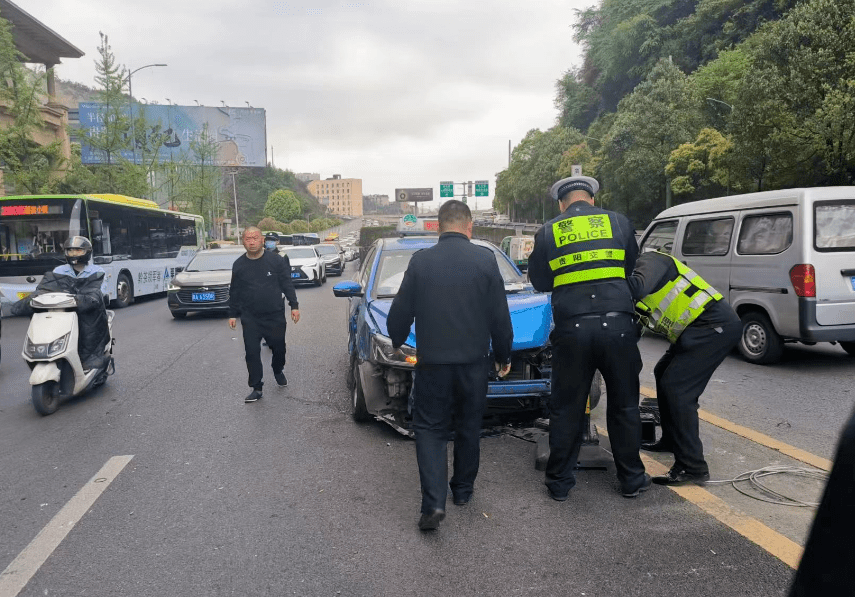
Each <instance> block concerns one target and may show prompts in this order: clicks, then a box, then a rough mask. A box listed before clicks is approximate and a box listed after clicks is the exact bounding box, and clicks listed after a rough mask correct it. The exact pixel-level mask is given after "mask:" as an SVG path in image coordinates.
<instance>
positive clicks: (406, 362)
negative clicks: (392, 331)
mask: <svg viewBox="0 0 855 597" xmlns="http://www.w3.org/2000/svg"><path fill="white" fill-rule="evenodd" d="M371 354H372V355H373V357H374V360H375V361H377V362H379V363H384V364H386V365H398V366H404V367H413V366H415V364H416V362H417V359H416V349H415V348H413V347H412V346H407V345H406V344H404V345H403V346H401V348H397V349H396V348H393V347H392V340H390V339H389V338H387V337H386V336H383V335H381V334H374V335H373V336H371Z"/></svg>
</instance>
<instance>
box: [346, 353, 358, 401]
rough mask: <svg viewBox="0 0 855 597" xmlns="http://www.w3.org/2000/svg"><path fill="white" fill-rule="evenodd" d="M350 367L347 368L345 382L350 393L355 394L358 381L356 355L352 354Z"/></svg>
mask: <svg viewBox="0 0 855 597" xmlns="http://www.w3.org/2000/svg"><path fill="white" fill-rule="evenodd" d="M349 360H350V367H348V368H347V373H345V375H344V381H345V383H346V384H347V389H348V391H350V392H353V385H354V382H355V381H356V368H355V367H354V364H355V363H356V354H355V353H351V355H350V359H349Z"/></svg>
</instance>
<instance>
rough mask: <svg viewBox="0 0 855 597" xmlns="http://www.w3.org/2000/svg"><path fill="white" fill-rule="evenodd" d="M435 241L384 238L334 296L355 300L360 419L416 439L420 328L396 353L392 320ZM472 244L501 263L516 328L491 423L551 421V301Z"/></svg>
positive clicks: (351, 379)
mask: <svg viewBox="0 0 855 597" xmlns="http://www.w3.org/2000/svg"><path fill="white" fill-rule="evenodd" d="M437 241H438V237H437V236H403V237H401V238H383V239H379V240H377V241H375V243H374V244H373V245H372V246H371V247H370V248H369V249H368V250H367V252H366V253H365V258H364V259H363V261H362V263H361V266H360V268H359V271H358V273H357V275H356V277H355V279H354V280H352V281H348V282H341V283H339V284H336V286H335V287H334V288H333V293H334V294H335V296H337V297H347V298H348V299H349V307H348V315H347V326H348V343H347V349H348V353H349V355H350V361H349V363H350V364H349V371H348V386H349V390H350V392H351V395H352V413H353V418H354V419H355V420H356V421H370V420H372V419H374V418H377V419H380V420H382V421H384V422H386V423H388V424H390V425H392V426H393V427H395V428H396V429H397V430H398V431H400V432H401V433H404V434H407V435H409V434H410V432H409V429H410V408H409V401H410V400H411V391H412V385H413V384H412V380H413V374H414V370H415V365H416V363H417V358H418V356H417V350H416V347H417V343H416V336H415V325H414V326H413V328H412V329H411V330H410V335H409V337H408V339H407V342H406V343H405V344H404V345H403V346H402V347H401V348H400V349H397V350H396V349H394V348H393V347H392V342H391V340H390V339H389V334H388V331H387V328H386V318H387V316H388V313H389V308H390V307H391V305H392V300H393V299H394V298H395V294H396V293H397V291H398V288H399V287H400V285H401V281H402V279H403V276H404V272H405V271H406V269H407V265H408V264H409V262H410V258H411V257H412V255H413V253H415V252H416V251H418V250H420V249H425V248H428V247H430V246H433V245H434V244H436V242H437ZM472 242H474V243H476V244H478V245H481V246H483V247H486V248H488V249H489V250H490V251H492V252H493V254H494V255H495V257H496V262H497V263H498V265H499V271H500V272H501V274H502V277H503V279H504V282H505V292H506V293H507V298H508V308H509V309H510V312H511V321H512V323H513V328H514V342H513V353H512V360H511V371H510V374H508V375H507V376H506V377H504V378H501V379H500V378H498V377H495V376H494V377H493V378H491V379H490V381H489V386H488V390H487V410H486V412H485V424H490V423H497V424H501V423H504V422H508V421H509V420H533V419H536V418H539V417H543V416H546V406H547V400H548V398H549V394H550V385H551V384H550V375H551V371H552V362H551V358H552V351H551V348H550V345H549V333H550V331H551V329H552V309H551V305H550V295H549V294H543V293H540V292H536V291H535V290H534V289H533V288H532V286H531V284H529V283H528V282H527V281H526V279H525V277H524V276H523V275H522V274H521V273H520V271H519V270H518V269H517V268H516V267H515V266H514V264H513V262H511V260H510V259H509V258H508V257H507V255H505V254H504V253H502V252H501V251H500V250H499V249H498V248H497V247H496V246H494V245H492V244H490V243H488V242H484V241H479V240H473V241H472Z"/></svg>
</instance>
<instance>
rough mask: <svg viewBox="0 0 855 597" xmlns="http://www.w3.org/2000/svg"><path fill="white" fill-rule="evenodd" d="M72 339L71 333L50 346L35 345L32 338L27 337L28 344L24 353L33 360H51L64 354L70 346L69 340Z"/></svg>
mask: <svg viewBox="0 0 855 597" xmlns="http://www.w3.org/2000/svg"><path fill="white" fill-rule="evenodd" d="M70 337H71V332H68V333H67V334H66V335H64V336H62V337H60V338H57V339H56V340H54V341H53V342H51V343H50V344H34V343H33V341H32V340H30V337H29V336H27V344H26V345H25V346H24V353H25V354H26V355H27V356H28V357H31V358H33V359H49V358H51V357H55V356H56V355H58V354H62V353H63V352H64V351H65V348H66V346H68V339H69V338H70Z"/></svg>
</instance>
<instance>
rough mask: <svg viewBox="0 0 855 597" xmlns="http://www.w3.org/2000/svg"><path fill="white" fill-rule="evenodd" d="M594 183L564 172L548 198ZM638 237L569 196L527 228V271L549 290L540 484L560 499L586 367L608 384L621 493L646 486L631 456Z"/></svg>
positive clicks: (577, 443) (581, 417)
mask: <svg viewBox="0 0 855 597" xmlns="http://www.w3.org/2000/svg"><path fill="white" fill-rule="evenodd" d="M598 187H599V185H598V183H597V181H596V180H594V179H592V178H588V177H571V178H567V179H564V180H561V181H559V182H557V183H556V184H555V185H553V187H552V196H553V198H554V199H555V200H559V199H561V198H562V197H563V196H564V195H565V194H566V193H568V192H570V191H573V190H586V191H588V193H589V194H590V195H591V196H593V195H594V194H595V193H596V191H597V189H598ZM637 255H638V244H637V243H636V241H635V232H634V230H633V227H632V225H631V224H630V221H629V219H628V218H626V216H623V215H621V214H618V213H615V212H612V211H608V210H605V209H601V208H598V207H594V206H592V205H590V204H588V203H587V202H586V201H576V202H574V203H572V204H570V205H569V206H568V207H567V209H566V210H565V211H564V212H563V213H562V214H561V215H559V216H558V217H556V218H554V219H552V220H550V221H549V222H547V223H546V224H544V226H543V227H541V228H540V230H538V231H537V233H536V234H535V241H534V250H533V251H532V253H531V255H530V256H529V261H528V267H529V278H530V280H531V282H532V284H533V285H534V287H535V288H536V289H537V290H539V291H541V292H549V291H552V313H553V320H554V323H555V329H554V330H553V332H552V335H551V336H550V339H551V341H552V346H553V349H552V395H551V397H550V400H549V410H550V420H549V447H550V455H549V461H548V463H547V467H546V481H545V482H546V486H547V487H548V488H549V492H550V495H551V496H552V497H553V498H554V499H558V500H563V499H565V498H566V496H567V493H568V492H569V490H570V489H571V488H572V487H573V486H574V485H575V484H576V478H575V474H574V472H573V467H574V466H575V465H576V462H577V460H578V457H579V449H580V448H581V442H582V435H583V432H584V426H585V406H586V403H587V397H588V392H589V389H590V387H591V381H592V379H593V376H594V372H595V371H596V370H599V371H600V373H601V374H602V375H603V379H604V380H605V382H606V388H607V389H608V403H607V412H606V419H607V425H608V430H609V441H610V442H611V447H612V453H613V455H614V461H615V466H616V470H617V477H618V480H619V481H620V484H621V493H623V494H624V495H625V496H627V497H631V496H634V495H637V494H638V492H639V491H643V490H644V489H646V488H647V487H649V484H650V480H649V477H648V476H647V475H646V473H645V472H644V465H643V464H642V462H641V458H640V457H639V454H638V449H639V446H640V444H641V418H640V414H639V409H638V397H639V382H638V374H639V372H640V371H641V367H642V363H641V355H640V354H639V352H638V345H637V342H638V331H637V327H636V324H635V320H634V308H633V301H632V296H631V295H630V292H629V286H628V285H627V282H626V277H627V276H628V275H629V274H631V273H632V270H633V267H634V266H635V260H636V258H637Z"/></svg>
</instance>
